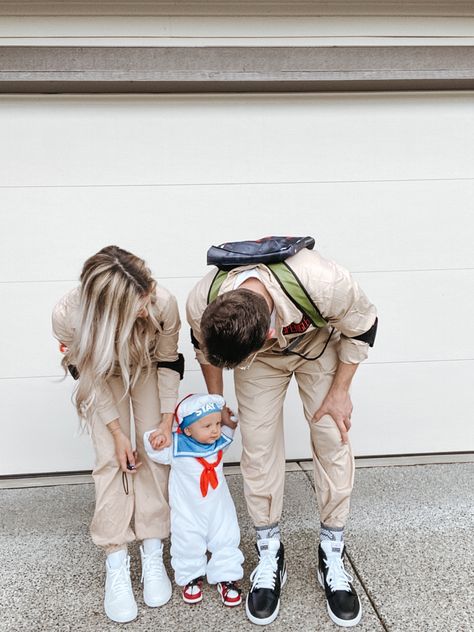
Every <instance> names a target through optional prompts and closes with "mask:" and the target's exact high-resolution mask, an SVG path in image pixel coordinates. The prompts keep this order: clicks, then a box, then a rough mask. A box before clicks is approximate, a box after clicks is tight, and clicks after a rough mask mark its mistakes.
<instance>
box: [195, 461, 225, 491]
mask: <svg viewBox="0 0 474 632" xmlns="http://www.w3.org/2000/svg"><path fill="white" fill-rule="evenodd" d="M222 454H223V452H222V450H219V452H218V453H217V460H216V461H214V463H208V462H207V461H206V459H203V458H202V456H197V457H195V458H196V460H197V461H199V463H200V464H201V465H202V467H203V470H202V472H201V480H200V482H199V484H200V486H201V494H202V496H203V498H205V497H206V496H207V492H208V489H209V485H210V486H211V487H212V489H216V487H217V486H218V485H219V481H218V479H217V474H216V470H215V468H216V467H217V466H218V465H219V463H220V462H221V461H222Z"/></svg>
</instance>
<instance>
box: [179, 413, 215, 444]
mask: <svg viewBox="0 0 474 632" xmlns="http://www.w3.org/2000/svg"><path fill="white" fill-rule="evenodd" d="M221 420H222V416H221V413H220V412H218V413H211V414H210V415H206V416H205V417H203V418H202V419H200V420H199V421H195V422H194V423H193V424H191V425H190V426H188V427H187V428H185V429H184V433H185V434H187V435H188V437H192V438H193V439H195V440H196V441H199V443H214V441H217V439H219V437H220V436H221Z"/></svg>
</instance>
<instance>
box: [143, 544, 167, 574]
mask: <svg viewBox="0 0 474 632" xmlns="http://www.w3.org/2000/svg"><path fill="white" fill-rule="evenodd" d="M145 573H146V575H147V580H151V581H153V580H158V581H160V580H161V579H162V578H163V549H162V548H161V547H160V548H157V549H155V550H154V551H152V552H151V553H145V551H143V558H142V577H141V581H142V582H143V581H144V579H145Z"/></svg>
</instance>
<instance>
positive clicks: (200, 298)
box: [186, 269, 216, 364]
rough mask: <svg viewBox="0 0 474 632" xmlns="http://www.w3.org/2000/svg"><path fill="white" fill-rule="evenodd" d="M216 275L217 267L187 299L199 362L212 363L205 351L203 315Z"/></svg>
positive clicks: (189, 321)
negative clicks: (202, 326) (202, 327)
mask: <svg viewBox="0 0 474 632" xmlns="http://www.w3.org/2000/svg"><path fill="white" fill-rule="evenodd" d="M215 275H216V270H215V269H213V270H211V271H210V272H209V273H208V274H206V276H205V277H204V278H203V279H201V280H200V281H199V282H198V283H197V284H196V285H195V286H194V288H193V289H192V290H191V292H190V294H189V296H188V300H187V301H186V317H187V321H188V323H189V326H190V327H191V341H192V343H193V346H194V351H195V354H196V360H197V361H198V362H199V364H210V363H209V362H208V360H207V359H206V356H205V355H204V352H203V343H202V335H201V317H202V315H203V313H204V310H205V309H206V307H207V295H208V293H209V288H210V286H211V283H212V280H213V279H214V277H215Z"/></svg>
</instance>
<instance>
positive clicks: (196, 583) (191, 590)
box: [183, 577, 203, 603]
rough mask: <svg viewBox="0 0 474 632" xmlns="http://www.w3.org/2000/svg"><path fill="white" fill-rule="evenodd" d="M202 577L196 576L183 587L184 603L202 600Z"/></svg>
mask: <svg viewBox="0 0 474 632" xmlns="http://www.w3.org/2000/svg"><path fill="white" fill-rule="evenodd" d="M202 581H203V577H196V579H193V580H192V581H190V582H188V583H187V584H186V586H185V587H184V588H183V599H184V601H185V602H186V603H199V602H200V601H202Z"/></svg>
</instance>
